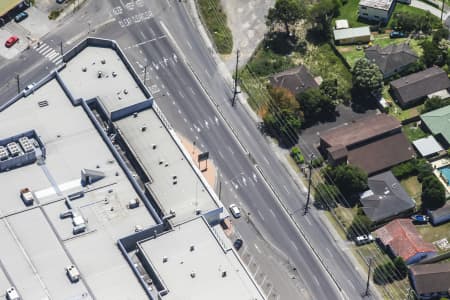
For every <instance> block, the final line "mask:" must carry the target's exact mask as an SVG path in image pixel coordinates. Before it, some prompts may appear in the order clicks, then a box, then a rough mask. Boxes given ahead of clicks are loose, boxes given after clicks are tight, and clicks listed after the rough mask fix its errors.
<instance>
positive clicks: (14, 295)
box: [6, 287, 20, 300]
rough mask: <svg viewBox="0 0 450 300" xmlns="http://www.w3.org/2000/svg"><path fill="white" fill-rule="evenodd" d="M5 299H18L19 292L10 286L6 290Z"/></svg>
mask: <svg viewBox="0 0 450 300" xmlns="http://www.w3.org/2000/svg"><path fill="white" fill-rule="evenodd" d="M6 299H7V300H20V296H19V293H18V292H17V291H16V289H15V288H14V287H10V288H9V289H7V290H6Z"/></svg>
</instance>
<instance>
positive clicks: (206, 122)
mask: <svg viewBox="0 0 450 300" xmlns="http://www.w3.org/2000/svg"><path fill="white" fill-rule="evenodd" d="M205 127H206V128H208V129H209V124H208V121H206V120H205Z"/></svg>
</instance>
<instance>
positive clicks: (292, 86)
mask: <svg viewBox="0 0 450 300" xmlns="http://www.w3.org/2000/svg"><path fill="white" fill-rule="evenodd" d="M269 81H270V84H271V85H272V86H273V87H282V88H285V89H288V90H289V91H291V92H292V94H294V95H297V94H299V93H303V92H304V91H306V90H307V89H313V88H318V87H319V83H318V82H317V81H320V80H317V79H315V78H314V77H313V76H312V75H311V73H310V72H309V70H308V69H307V68H306V67H305V66H304V65H301V66H299V67H295V68H292V69H289V70H286V71H284V72H280V73H277V74H274V75H272V76H270V78H269Z"/></svg>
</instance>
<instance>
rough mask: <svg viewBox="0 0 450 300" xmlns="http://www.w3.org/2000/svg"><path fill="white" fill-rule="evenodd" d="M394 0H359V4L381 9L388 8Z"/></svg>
mask: <svg viewBox="0 0 450 300" xmlns="http://www.w3.org/2000/svg"><path fill="white" fill-rule="evenodd" d="M393 3H394V0H360V1H359V5H360V6H367V7H372V8H376V9H381V10H389V9H390V8H391V5H392V4H393Z"/></svg>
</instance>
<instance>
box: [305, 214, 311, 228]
mask: <svg viewBox="0 0 450 300" xmlns="http://www.w3.org/2000/svg"><path fill="white" fill-rule="evenodd" d="M305 219H306V222H307V223H308V224H309V226H312V223H311V220H310V219H309V217H308V216H305Z"/></svg>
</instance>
